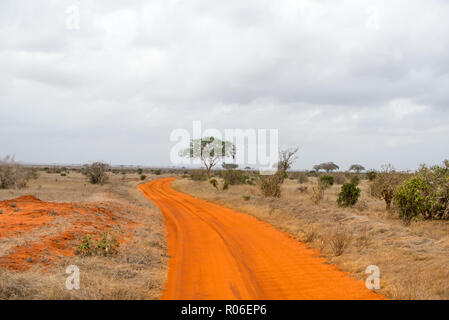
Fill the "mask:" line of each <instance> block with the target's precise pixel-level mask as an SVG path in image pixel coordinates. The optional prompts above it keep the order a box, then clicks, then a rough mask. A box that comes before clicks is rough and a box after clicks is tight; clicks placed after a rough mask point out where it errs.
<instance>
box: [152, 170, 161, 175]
mask: <svg viewBox="0 0 449 320" xmlns="http://www.w3.org/2000/svg"><path fill="white" fill-rule="evenodd" d="M153 173H154V174H155V175H157V176H160V175H161V174H162V170H161V169H156V170H153Z"/></svg>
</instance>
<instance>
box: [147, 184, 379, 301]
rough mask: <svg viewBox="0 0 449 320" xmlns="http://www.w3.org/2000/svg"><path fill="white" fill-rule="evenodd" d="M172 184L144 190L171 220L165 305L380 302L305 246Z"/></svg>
mask: <svg viewBox="0 0 449 320" xmlns="http://www.w3.org/2000/svg"><path fill="white" fill-rule="evenodd" d="M173 180H174V178H166V179H159V180H155V181H152V182H150V183H147V184H143V185H140V186H139V189H140V190H141V191H142V193H143V194H144V195H145V196H146V197H147V198H148V199H149V200H151V201H153V202H154V203H155V204H156V205H157V206H158V207H159V208H160V209H161V211H162V213H163V214H164V216H165V224H166V227H167V231H168V236H167V238H168V239H167V241H168V253H169V255H170V260H169V274H168V281H167V284H166V288H165V291H164V295H163V298H164V299H180V300H182V299H230V300H232V299H249V300H252V299H257V300H259V299H268V300H275V299H382V296H380V295H378V294H376V293H374V292H372V291H369V290H368V289H366V288H365V284H364V283H363V282H362V281H358V280H356V279H354V278H351V277H350V276H349V274H347V273H345V272H342V271H340V270H338V269H337V267H335V266H332V265H329V264H325V263H324V262H325V260H324V259H323V258H320V257H318V256H317V255H318V254H319V253H318V252H316V251H314V250H311V249H308V248H307V247H306V245H305V244H303V243H301V242H298V241H297V240H295V239H293V238H292V237H290V236H288V235H287V234H285V233H283V232H281V231H279V230H277V229H275V228H273V227H272V226H270V225H268V224H267V223H264V222H261V221H259V220H257V219H255V218H254V217H252V216H249V215H246V214H243V213H239V212H235V211H233V210H230V209H227V208H224V207H221V206H218V205H215V204H213V203H210V202H207V201H204V200H200V199H197V198H194V197H192V196H188V195H186V194H183V193H180V192H177V191H175V190H173V189H172V188H171V187H170V184H171V182H172V181H173Z"/></svg>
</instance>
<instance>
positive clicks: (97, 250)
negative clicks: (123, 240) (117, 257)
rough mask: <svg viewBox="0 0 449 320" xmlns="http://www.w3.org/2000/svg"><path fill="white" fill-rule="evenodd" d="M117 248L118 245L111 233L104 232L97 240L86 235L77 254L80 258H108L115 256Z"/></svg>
mask: <svg viewBox="0 0 449 320" xmlns="http://www.w3.org/2000/svg"><path fill="white" fill-rule="evenodd" d="M119 246H120V243H119V241H118V240H117V239H116V238H115V237H114V234H113V233H112V232H104V233H103V235H102V237H101V239H99V240H95V239H92V236H91V235H90V234H88V235H85V236H84V237H83V240H82V243H81V245H80V246H79V247H78V249H77V253H78V254H80V255H82V256H93V255H97V256H98V255H101V256H108V255H113V254H116V253H117V252H118V251H117V248H118V247H119Z"/></svg>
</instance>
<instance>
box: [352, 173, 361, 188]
mask: <svg viewBox="0 0 449 320" xmlns="http://www.w3.org/2000/svg"><path fill="white" fill-rule="evenodd" d="M351 183H353V184H355V185H356V186H358V185H359V183H360V177H359V176H358V175H354V176H352V177H351Z"/></svg>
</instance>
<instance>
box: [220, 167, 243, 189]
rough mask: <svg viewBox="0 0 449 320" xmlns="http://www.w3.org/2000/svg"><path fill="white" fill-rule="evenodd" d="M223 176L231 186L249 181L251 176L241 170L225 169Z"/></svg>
mask: <svg viewBox="0 0 449 320" xmlns="http://www.w3.org/2000/svg"><path fill="white" fill-rule="evenodd" d="M222 177H223V180H224V181H226V182H227V183H228V184H229V185H231V186H234V185H239V184H245V183H247V182H248V181H249V177H248V176H246V175H245V174H244V173H243V172H242V171H240V170H225V171H223V172H222Z"/></svg>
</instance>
